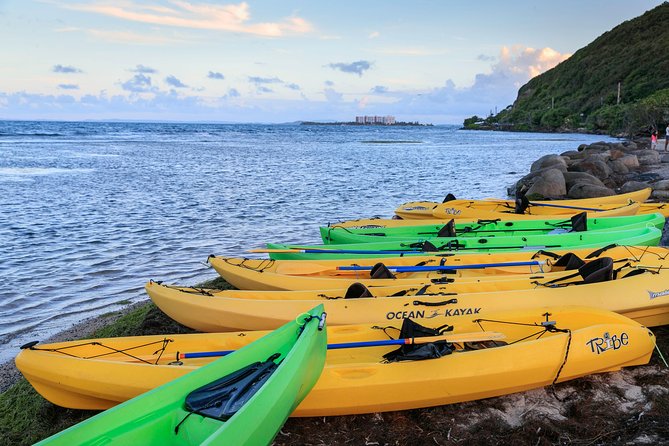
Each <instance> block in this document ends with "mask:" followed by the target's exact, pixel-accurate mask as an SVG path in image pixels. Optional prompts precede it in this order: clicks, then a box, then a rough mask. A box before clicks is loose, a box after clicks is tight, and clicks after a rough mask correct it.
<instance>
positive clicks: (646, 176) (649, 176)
mask: <svg viewBox="0 0 669 446" xmlns="http://www.w3.org/2000/svg"><path fill="white" fill-rule="evenodd" d="M661 179H663V178H662V176H661V175H660V174H659V173H655V172H646V173H639V174H635V175H630V178H628V180H629V181H645V182H647V183H652V182H653V181H659V180H661Z"/></svg>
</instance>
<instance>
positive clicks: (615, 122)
mask: <svg viewBox="0 0 669 446" xmlns="http://www.w3.org/2000/svg"><path fill="white" fill-rule="evenodd" d="M618 83H620V98H619V99H618ZM618 101H619V102H618ZM667 110H669V3H667V2H665V3H663V4H662V5H660V6H658V7H656V8H654V9H652V10H650V11H648V12H646V13H645V14H643V15H642V16H640V17H637V18H635V19H633V20H629V21H626V22H624V23H622V24H620V25H618V26H616V27H615V28H613V29H612V30H611V31H608V32H606V33H604V34H602V35H601V36H599V37H598V38H597V39H596V40H595V41H593V42H592V43H590V44H589V45H588V46H586V47H584V48H582V49H580V50H578V51H577V52H576V53H574V55H573V56H571V57H570V58H569V59H567V60H566V61H564V62H562V63H561V64H559V65H558V66H556V67H555V68H553V69H551V70H549V71H547V72H545V73H543V74H541V75H539V76H537V77H535V78H533V79H531V80H530V81H529V82H528V83H527V84H525V85H524V86H522V87H521V88H520V90H519V91H518V97H517V99H516V101H515V102H514V103H513V105H512V106H509V107H507V108H506V109H505V110H503V111H502V112H501V113H499V114H498V115H496V116H491V117H489V118H487V119H486V123H485V124H487V125H488V126H495V127H501V128H505V129H510V130H529V131H535V130H549V131H556V130H576V129H580V130H588V131H604V132H609V133H625V134H633V133H638V132H647V131H648V129H649V128H650V127H651V126H655V127H656V128H660V126H662V128H661V129H662V130H664V127H663V126H664V124H666V123H667V120H668V119H669V113H667ZM475 121H476V120H475V119H469V120H466V121H465V126H469V127H475V126H476V125H475V124H473V122H475Z"/></svg>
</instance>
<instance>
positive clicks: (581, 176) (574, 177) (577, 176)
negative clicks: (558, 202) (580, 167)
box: [562, 172, 604, 190]
mask: <svg viewBox="0 0 669 446" xmlns="http://www.w3.org/2000/svg"><path fill="white" fill-rule="evenodd" d="M562 175H563V176H564V181H565V185H566V186H567V190H569V189H571V188H572V186H573V185H574V184H576V183H581V184H591V185H593V186H601V187H604V183H602V182H601V180H600V179H599V178H597V177H596V176H593V175H590V174H589V173H587V172H565V173H563V174H562Z"/></svg>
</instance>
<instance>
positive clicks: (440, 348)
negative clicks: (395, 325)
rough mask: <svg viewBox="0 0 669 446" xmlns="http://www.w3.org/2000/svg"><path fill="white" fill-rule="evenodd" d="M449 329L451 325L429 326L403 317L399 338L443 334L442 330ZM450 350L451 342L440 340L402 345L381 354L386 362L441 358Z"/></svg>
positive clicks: (449, 352) (448, 353) (451, 328)
mask: <svg viewBox="0 0 669 446" xmlns="http://www.w3.org/2000/svg"><path fill="white" fill-rule="evenodd" d="M451 330H453V326H451V325H448V324H446V325H442V326H441V327H437V328H430V327H424V326H422V325H420V324H418V323H416V322H414V321H412V320H411V319H404V320H403V321H402V328H401V329H400V337H399V339H413V338H423V337H430V336H439V335H442V334H444V332H446V331H451ZM452 352H453V346H452V344H449V343H448V342H447V341H444V340H441V341H435V342H431V343H426V344H408V345H403V346H401V347H400V348H398V349H397V350H393V351H391V352H388V353H386V354H385V355H383V358H384V359H385V360H386V361H388V362H396V361H419V360H422V359H434V358H441V357H442V356H446V355H450V354H451V353H452Z"/></svg>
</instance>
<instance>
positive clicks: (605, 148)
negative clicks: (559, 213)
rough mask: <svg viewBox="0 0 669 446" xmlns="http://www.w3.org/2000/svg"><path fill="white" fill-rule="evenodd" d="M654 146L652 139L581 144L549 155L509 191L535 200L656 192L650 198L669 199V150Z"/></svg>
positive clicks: (539, 160) (510, 193)
mask: <svg viewBox="0 0 669 446" xmlns="http://www.w3.org/2000/svg"><path fill="white" fill-rule="evenodd" d="M663 148H664V141H661V142H660V143H659V144H658V149H660V150H653V149H651V148H650V141H649V140H648V139H639V140H634V141H623V142H613V143H611V142H603V141H602V142H596V143H593V144H589V145H588V144H581V145H580V146H579V147H578V148H577V149H576V150H570V151H567V152H564V153H562V154H560V155H545V156H542V157H541V158H539V159H538V160H536V161H535V162H534V163H532V166H531V168H530V173H529V174H527V175H525V176H524V177H522V178H521V179H520V180H518V182H517V183H516V184H514V185H513V186H511V187H510V188H509V190H508V193H509V195H511V196H515V197H520V196H522V195H525V196H526V197H527V198H528V199H530V200H538V199H564V198H572V199H578V198H595V197H605V196H609V195H615V194H617V193H627V192H632V191H636V190H640V189H644V188H647V187H650V188H652V190H653V192H652V194H651V198H652V199H655V200H657V201H668V200H669V151H667V152H663V151H662V149H663Z"/></svg>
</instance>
